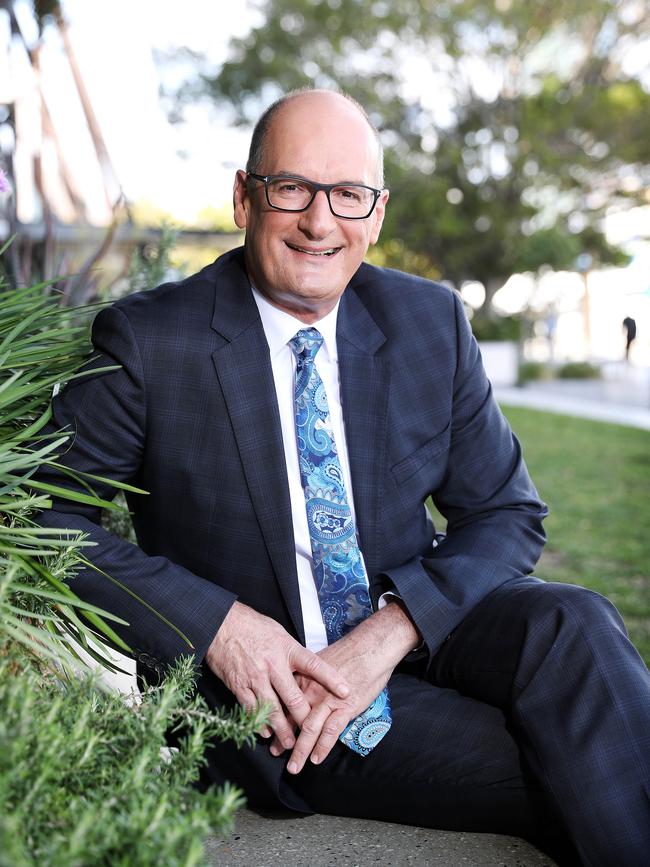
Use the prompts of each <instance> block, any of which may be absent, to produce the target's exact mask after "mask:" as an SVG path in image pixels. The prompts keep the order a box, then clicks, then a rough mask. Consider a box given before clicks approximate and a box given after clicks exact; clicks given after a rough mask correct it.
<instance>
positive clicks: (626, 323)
mask: <svg viewBox="0 0 650 867" xmlns="http://www.w3.org/2000/svg"><path fill="white" fill-rule="evenodd" d="M623 328H624V329H625V334H626V337H625V360H626V361H629V360H630V346H632V344H633V343H634V341H635V340H636V321H635V320H634V319H632V317H631V316H626V317H625V319H624V320H623Z"/></svg>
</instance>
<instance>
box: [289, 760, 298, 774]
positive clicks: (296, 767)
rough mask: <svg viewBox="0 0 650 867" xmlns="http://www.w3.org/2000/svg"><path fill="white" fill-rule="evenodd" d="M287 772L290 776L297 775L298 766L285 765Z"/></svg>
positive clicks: (293, 764)
mask: <svg viewBox="0 0 650 867" xmlns="http://www.w3.org/2000/svg"><path fill="white" fill-rule="evenodd" d="M287 770H288V771H289V773H290V774H297V773H298V765H297V764H296V763H295V762H289V764H288V765H287Z"/></svg>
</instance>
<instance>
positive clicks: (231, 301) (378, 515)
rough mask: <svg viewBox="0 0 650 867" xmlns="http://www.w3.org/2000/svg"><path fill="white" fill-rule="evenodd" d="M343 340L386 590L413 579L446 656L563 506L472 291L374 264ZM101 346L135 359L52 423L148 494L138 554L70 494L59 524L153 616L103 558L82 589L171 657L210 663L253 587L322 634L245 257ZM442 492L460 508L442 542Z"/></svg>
mask: <svg viewBox="0 0 650 867" xmlns="http://www.w3.org/2000/svg"><path fill="white" fill-rule="evenodd" d="M337 340H338V349H339V364H340V379H341V399H342V407H343V415H344V419H345V425H346V433H347V440H348V447H349V453H350V464H351V472H352V480H353V488H354V501H355V508H356V514H357V522H358V530H359V534H360V541H361V548H362V550H363V554H364V558H365V562H366V565H367V569H368V574H369V577H370V581H371V588H372V592H373V596H374V597H375V598H376V597H377V595H378V594H379V593H380V592H382V591H383V590H385V589H388V588H390V587H395V588H397V591H398V592H399V594H400V595H401V596H402V598H403V600H404V602H405V604H406V606H407V608H408V610H409V612H410V614H411V616H412V618H413V620H414V621H415V623H416V625H417V627H418V628H419V630H420V632H421V634H422V636H423V638H424V641H425V644H426V648H427V651H428V653H429V655H430V656H431V655H433V654H435V652H436V650H437V648H438V647H439V646H440V644H441V642H442V641H443V640H444V639H445V637H446V636H447V635H448V634H449V633H450V632H451V631H452V630H453V629H454V627H455V626H456V625H457V624H458V623H459V622H460V621H461V620H462V619H463V618H464V617H465V615H466V614H467V612H468V611H469V610H470V609H471V608H472V607H473V606H474V605H475V604H476V603H477V602H478V601H479V600H480V599H482V598H483V597H484V596H485V595H486V594H488V593H489V592H490V591H491V590H493V589H494V588H496V587H497V586H499V585H501V584H502V583H504V582H506V581H508V580H509V579H512V578H514V577H517V576H519V575H521V574H522V573H529V572H530V571H531V570H532V569H533V567H534V565H535V563H536V561H537V558H538V556H539V553H540V550H541V547H542V544H543V540H544V536H543V531H542V526H541V522H542V519H543V517H544V515H545V507H544V505H543V503H541V502H540V500H539V497H538V495H537V493H536V491H535V488H534V487H533V485H532V483H531V481H530V479H529V476H528V473H527V471H526V468H525V466H524V463H523V460H522V456H521V451H520V447H519V444H518V442H517V440H516V439H515V437H514V436H513V434H512V432H511V430H510V428H509V426H508V424H507V422H506V421H505V419H504V418H503V416H502V414H501V412H500V411H499V409H498V407H497V405H496V403H495V401H494V399H493V397H492V394H491V389H490V385H489V383H488V381H487V379H486V376H485V373H484V370H483V367H482V364H481V358H480V353H479V350H478V347H477V344H476V341H475V340H474V338H473V337H472V334H471V331H470V327H469V324H468V322H467V320H466V317H465V315H464V311H463V307H462V304H461V302H460V300H459V298H458V296H457V295H456V294H455V293H454V292H453V291H451V290H450V289H448V288H446V287H444V286H440V285H437V284H434V283H431V282H429V281H427V280H423V279H420V278H416V277H413V276H409V275H407V274H403V273H400V272H397V271H390V270H385V269H380V268H375V267H372V266H370V265H367V264H363V265H361V267H360V268H359V270H358V271H357V273H356V274H355V275H354V277H353V279H352V280H351V282H350V284H349V286H348V287H347V288H346V290H345V292H344V294H343V296H342V299H341V304H340V309H339V315H338V326H337ZM93 342H94V345H95V348H96V350H97V357H96V359H95V360H94V361H93V362H92V363H91V365H94V366H96V367H104V366H106V365H107V364H118V365H120V368H119V369H118V370H113V371H112V372H104V373H101V372H100V373H97V374H93V375H91V376H90V377H86V378H82V379H79V380H75V381H73V382H71V383H70V384H69V385H68V386H67V387H66V388H65V389H64V390H63V391H62V393H61V395H60V396H59V397H58V398H57V399H55V401H54V405H53V409H54V421H53V428H55V429H60V428H64V427H69V428H70V429H72V430H73V431H74V434H75V436H74V442H73V444H72V445H71V446H70V448H69V449H68V451H67V452H66V454H65V455H64V456H63V458H62V461H63V462H64V463H66V464H68V465H69V466H71V467H74V468H75V469H80V470H83V471H86V472H89V473H94V474H98V475H101V476H109V477H111V478H114V479H120V480H124V481H129V482H131V483H133V484H135V485H136V486H138V487H140V488H143V489H144V490H146V491H148V492H149V493H148V494H147V495H132V496H130V497H129V505H130V508H131V510H132V512H133V517H134V525H135V529H136V533H137V536H138V540H139V547H137V546H134V545H131V544H129V543H128V542H125V541H122V540H119V539H117V538H115V537H114V536H112V535H110V534H109V533H108V532H106V531H105V530H103V529H102V528H101V526H100V515H99V513H98V511H97V510H95V509H92V508H90V507H87V506H82V505H77V504H72V503H71V502H70V501H67V500H63V499H60V500H56V501H55V502H54V508H53V510H52V511H51V512H50V513H45V514H44V515H43V518H42V522H44V523H48V524H50V525H52V526H59V527H78V528H81V529H82V530H84V531H85V532H86V533H87V534H88V536H89V538H90V539H91V540H92V541H93V542H95V543H96V545H95V547H94V548H92V549H87V550H88V556H89V557H90V559H92V560H93V562H94V563H95V564H96V565H97V566H99V567H100V568H101V569H102V570H103V571H104V572H106V573H108V574H109V575H111V576H113V577H114V578H116V579H118V580H119V581H120V582H121V583H122V584H123V585H124V586H125V587H126V588H129V589H130V590H132V591H133V593H135V594H136V595H137V596H139V597H141V598H142V599H144V600H145V601H146V602H147V603H148V604H149V605H150V606H151V609H150V608H147V607H145V606H143V605H141V604H140V603H139V602H138V601H136V599H135V598H134V597H133V596H132V595H129V593H128V592H126V591H125V590H124V589H121V588H119V587H117V586H116V585H115V584H114V583H112V582H110V581H109V580H108V579H107V578H106V577H105V576H103V575H102V574H101V573H100V572H96V571H93V570H91V569H86V570H84V571H83V572H81V573H80V574H79V575H78V576H77V577H76V578H75V579H74V582H73V585H72V586H73V588H74V589H75V590H76V591H77V592H78V593H79V595H81V596H82V597H84V598H85V599H87V600H89V601H92V602H93V603H95V604H97V605H99V606H101V607H103V608H106V609H108V610H111V611H113V612H115V613H117V614H119V615H121V616H122V617H123V618H124V619H125V620H127V621H128V622H129V626H128V627H127V628H124V629H122V630H121V631H122V635H123V637H124V638H125V640H126V641H127V643H128V644H129V645H130V646H131V647H132V648H133V649H134V653H135V654H136V655H137V657H138V658H139V660H140V662H142V663H144V664H145V665H146V666H148V667H150V668H155V669H158V670H162V668H163V667H164V666H165V665H166V664H168V663H170V662H172V661H173V660H174V659H175V658H176V657H177V656H178V655H179V654H183V653H190V652H193V653H195V654H196V656H197V659H198V660H201V659H202V658H203V656H204V655H205V652H206V650H207V647H208V645H209V644H210V642H211V640H212V638H213V637H214V635H215V633H216V631H217V629H218V628H219V626H220V624H221V622H222V620H223V618H224V617H225V615H226V614H227V612H228V609H229V607H230V605H231V604H232V603H233V601H234V600H235V598H238V599H239V600H240V601H241V602H243V603H245V604H247V605H249V606H251V607H253V608H255V609H256V610H258V611H260V612H262V613H264V614H266V615H268V616H269V617H272V618H273V619H274V620H276V621H278V622H279V623H281V624H282V626H284V627H285V628H286V629H287V630H288V631H289V632H290V633H291V634H292V635H294V636H295V637H296V638H298V639H299V640H300V641H303V640H304V630H303V623H302V616H301V609H300V597H299V593H298V582H297V576H296V565H295V554H294V541H293V531H292V525H291V509H290V502H289V490H288V484H287V478H286V469H285V464H284V454H283V445H282V435H281V429H280V420H279V414H278V408H277V403H276V396H275V389H274V385H273V377H272V372H271V363H270V358H269V352H268V347H267V343H266V339H265V336H264V331H263V328H262V324H261V322H260V318H259V315H258V311H257V307H256V304H255V302H254V299H253V297H252V294H251V291H250V283H249V280H248V277H247V275H246V271H245V268H244V261H243V252H242V250H241V249H239V250H234V251H232V252H230V253H228V254H226V255H224V256H222V257H221V258H219V259H218V260H217V261H216V262H214V263H213V264H212V265H209V266H208V267H206V268H204V269H203V270H202V271H201V272H200V273H199V274H196V275H195V276H192V277H189V278H188V279H186V280H183V281H182V282H179V283H170V284H166V285H163V286H161V287H159V288H158V289H155V290H152V291H149V292H144V293H139V294H137V295H133V296H130V297H128V298H126V299H124V300H122V301H120V302H118V303H117V304H115V305H114V306H112V307H110V308H108V309H106V310H103V311H102V312H101V313H100V314H99V315H98V316H97V318H96V320H95V324H94V328H93ZM45 477H46V478H47V479H48V480H49V481H56V482H57V483H59V484H64V485H65V486H67V487H71V486H72V483H71V481H70V480H69V479H67V480H64V479H61V478H57V477H56V476H53V474H52V472H51V471H48V472H47V473H46V474H45ZM95 488H96V490H97V491H98V492H99V493H101V494H103V495H104V496H106V497H108V498H110V497H111V496H112V494H113V493H114V492H113V491H112V490H111V488H110V486H108V485H104V484H98V485H95ZM429 496H432V497H433V500H434V502H435V503H436V505H437V506H438V508H439V509H440V511H441V512H442V513H443V514H444V515H445V516H446V517H447V519H448V529H447V535H446V537H445V538H444V541H443V542H442V543H441V544H440V545H438V546H437V547H436V546H435V543H434V534H435V530H434V527H433V524H432V522H431V519H430V517H429V515H428V512H427V509H426V506H425V501H426V499H427V498H428V497H429ZM152 609H153V610H152ZM156 612H157V613H158V614H160V615H163V616H164V617H165V618H167V619H168V620H169V621H171V622H172V623H173V624H174V625H175V626H176V627H177V629H178V630H179V631H180V632H181V633H182V634H183V636H185V638H184V637H182V636H181V635H180V634H179V632H177V631H175V630H173V629H171V628H170V627H169V626H168V625H166V624H165V622H164V621H163V620H162V619H161V618H160V617H159V616H157V613H156ZM186 639H187V640H186Z"/></svg>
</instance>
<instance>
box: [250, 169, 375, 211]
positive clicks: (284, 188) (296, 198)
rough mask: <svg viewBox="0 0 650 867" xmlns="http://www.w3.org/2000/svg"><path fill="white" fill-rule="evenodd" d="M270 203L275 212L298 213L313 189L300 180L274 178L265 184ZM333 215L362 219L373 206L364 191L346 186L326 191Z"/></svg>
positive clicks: (371, 194)
mask: <svg viewBox="0 0 650 867" xmlns="http://www.w3.org/2000/svg"><path fill="white" fill-rule="evenodd" d="M267 186H268V195H269V202H270V204H271V205H273V206H274V207H276V208H284V209H285V210H287V211H301V210H302V209H303V208H306V207H307V205H308V204H309V202H310V201H311V199H312V197H313V195H314V187H313V186H312V185H311V184H309V183H308V182H307V181H304V180H302V178H275V179H273V180H270V181H269V182H268V185H267ZM329 200H330V206H331V208H332V211H333V212H334V213H335V214H337V215H338V216H341V217H365V216H367V215H368V214H369V213H370V211H371V210H372V207H373V205H374V202H375V197H374V193H373V192H372V190H370V189H368V188H367V187H362V186H357V185H356V184H345V185H344V186H340V187H334V188H333V189H331V190H330V191H329Z"/></svg>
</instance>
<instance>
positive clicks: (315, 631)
mask: <svg viewBox="0 0 650 867" xmlns="http://www.w3.org/2000/svg"><path fill="white" fill-rule="evenodd" d="M253 296H254V298H255V301H256V303H257V308H258V310H259V312H260V317H261V319H262V325H263V326H264V333H265V335H266V341H267V343H268V345H269V350H270V354H271V366H272V368H273V380H274V382H275V391H276V394H277V398H278V409H279V410H280V423H281V425H282V440H283V443H284V456H285V462H286V467H287V479H288V482H289V495H290V497H291V515H292V519H293V534H294V538H295V543H296V567H297V569H298V587H299V590H300V605H301V608H302V618H303V623H304V626H305V643H306V645H307V647H308V648H309V649H310V650H313V651H314V652H316V651H318V650H321V649H322V648H323V647H326V646H327V633H326V632H325V624H324V623H323V616H322V614H321V609H320V604H319V602H318V593H317V592H316V584H315V583H314V574H313V571H312V553H311V542H310V539H309V527H308V526H307V510H306V508H305V494H304V490H303V487H302V481H301V479H300V468H299V466H298V447H297V444H296V421H295V411H294V383H295V373H296V357H295V355H294V354H293V352H292V350H291V348H290V346H289V345H288V343H289V341H290V340H291V338H292V337H294V336H295V334H296V332H297V331H300V329H301V328H317V329H318V330H319V331H320V333H321V334H322V335H323V345H322V346H321V348H320V349H319V350H318V354H317V355H316V360H315V364H316V369H317V370H318V373H319V375H320V378H321V379H322V380H323V385H324V386H325V392H326V394H327V403H328V406H329V411H330V422H331V425H332V431H333V433H334V441H335V442H336V451H337V454H338V457H339V461H340V463H341V469H342V471H343V479H344V481H345V490H346V493H347V497H348V503H349V505H350V509H351V510H352V516H353V517H355V514H354V498H353V492H352V479H351V477H350V460H349V458H348V448H347V443H346V439H345V426H344V423H343V412H342V410H341V390H340V385H339V362H338V350H337V346H336V319H337V316H338V310H339V306H338V304H337V305H336V307H335V308H334V309H333V310H332V311H331V312H330V313H328V314H327V316H325V317H324V318H323V319H321V320H319V321H318V322H314V323H313V324H311V325H305V323H304V322H301V321H300V320H299V319H296V318H295V317H294V316H291V314H289V313H285V312H284V311H282V310H279V309H278V308H277V307H274V306H273V305H272V304H270V303H269V302H268V301H267V300H266V298H264V296H263V295H261V294H260V293H259V292H258V290H257V289H255V288H254V287H253Z"/></svg>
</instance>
